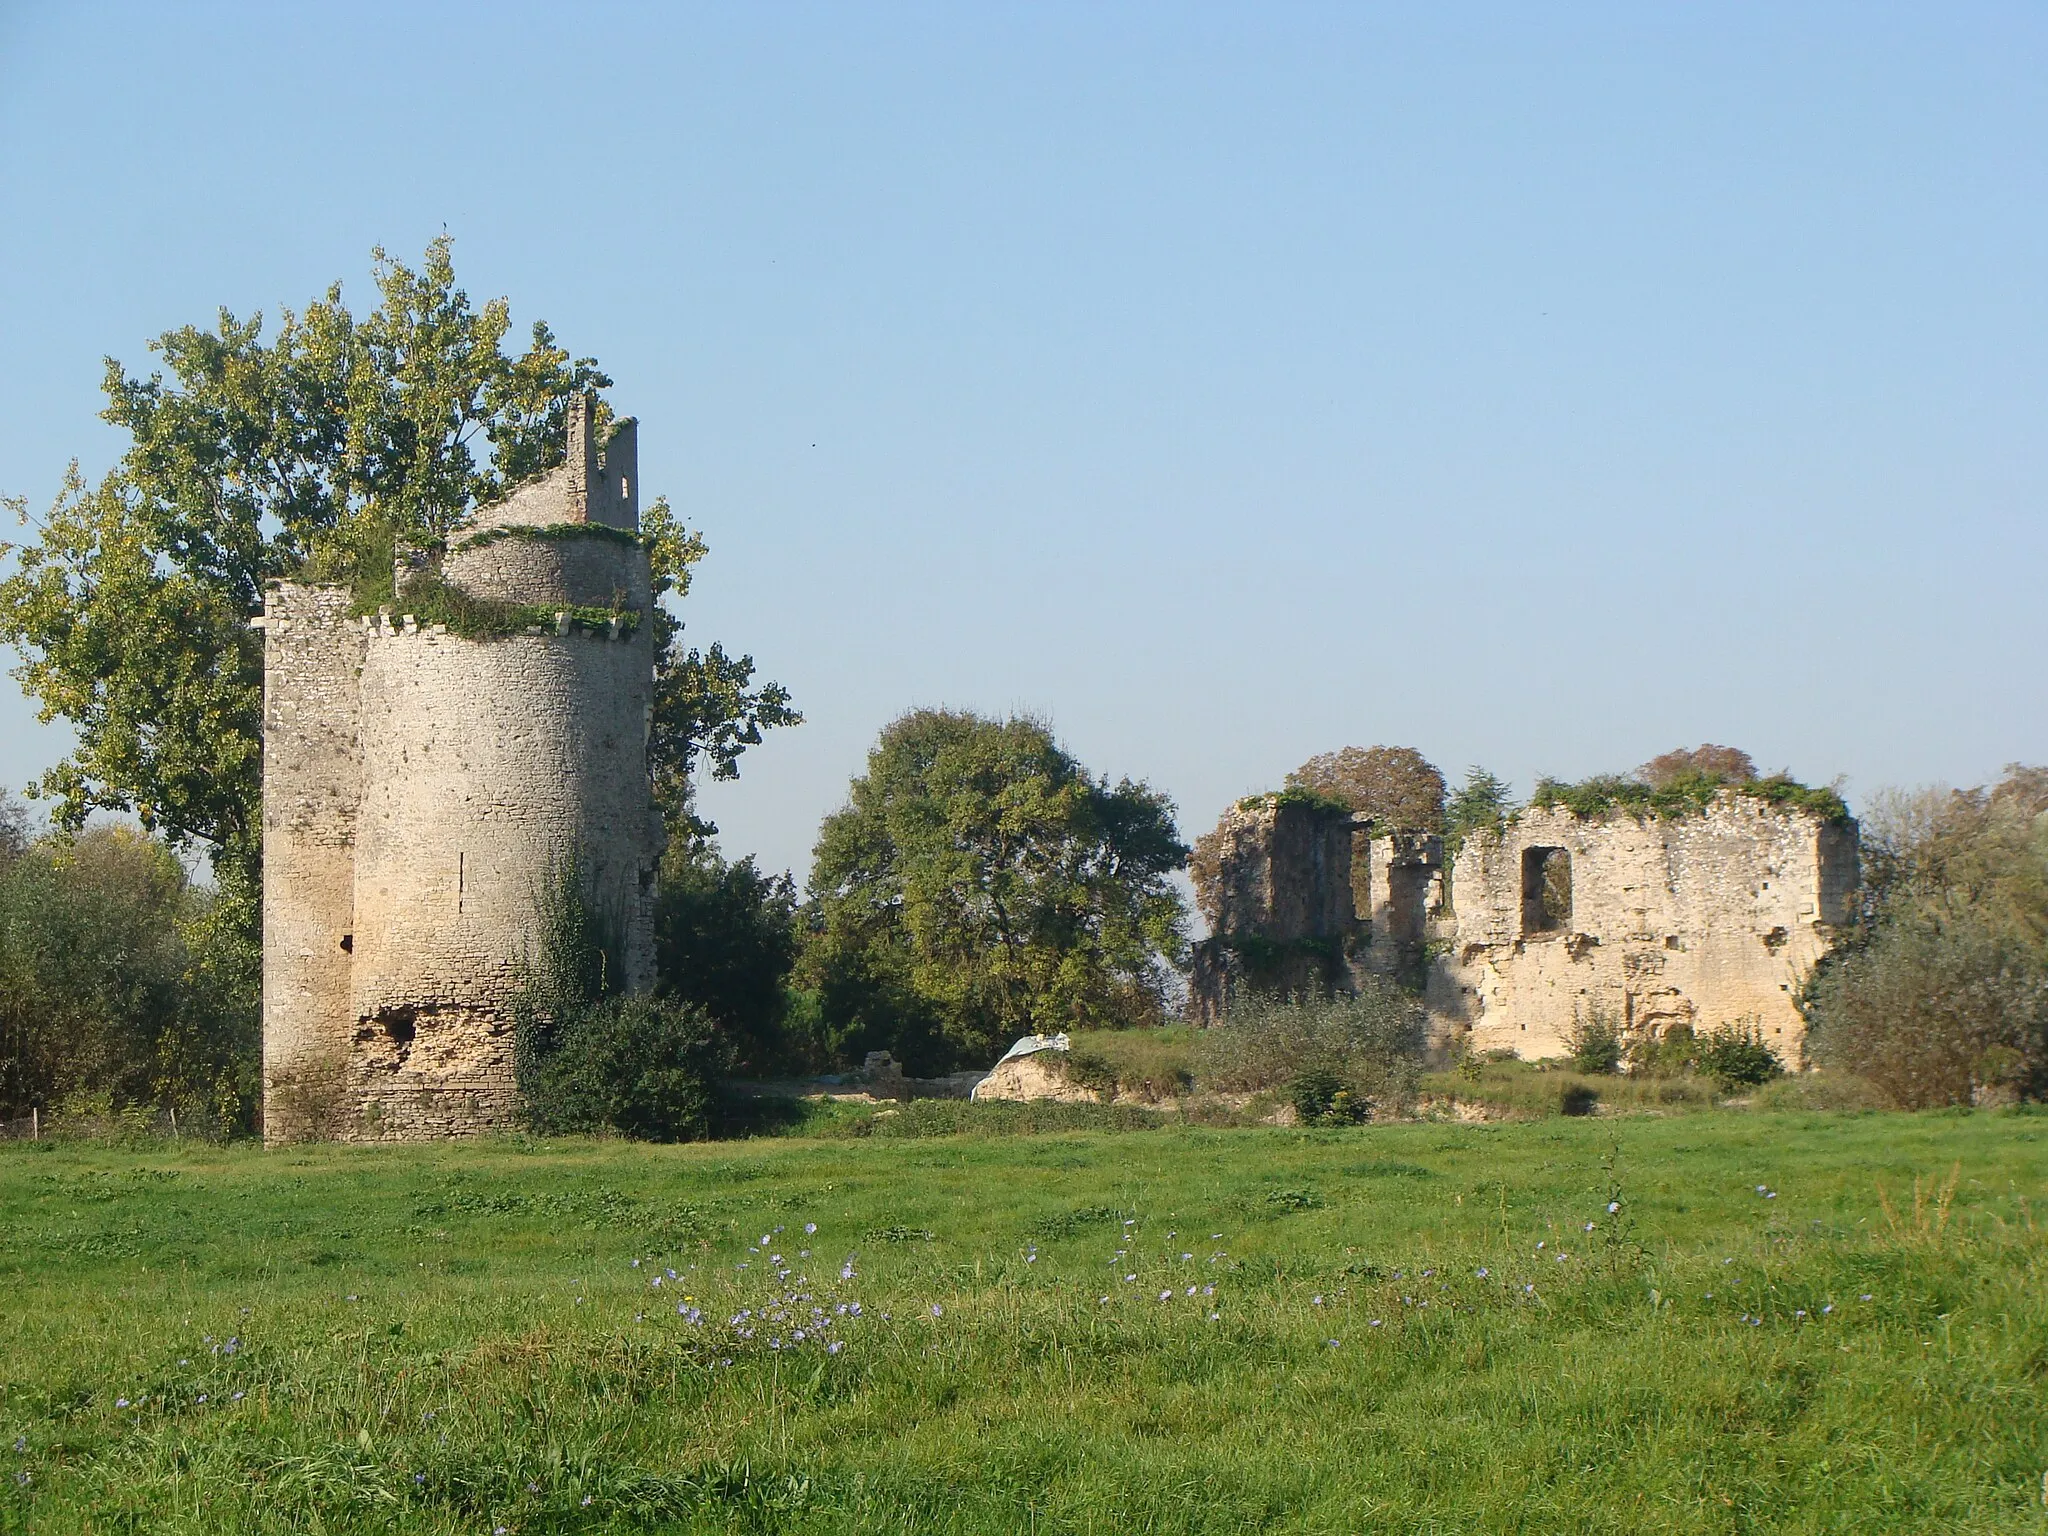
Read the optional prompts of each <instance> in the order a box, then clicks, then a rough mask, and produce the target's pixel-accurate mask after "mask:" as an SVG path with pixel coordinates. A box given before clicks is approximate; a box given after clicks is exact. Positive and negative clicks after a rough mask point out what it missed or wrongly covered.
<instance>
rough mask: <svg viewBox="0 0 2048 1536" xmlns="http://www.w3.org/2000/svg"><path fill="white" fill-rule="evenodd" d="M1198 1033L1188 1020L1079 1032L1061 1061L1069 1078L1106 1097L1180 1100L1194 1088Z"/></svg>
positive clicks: (1070, 1039)
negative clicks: (1132, 1095) (1157, 1026)
mask: <svg viewBox="0 0 2048 1536" xmlns="http://www.w3.org/2000/svg"><path fill="white" fill-rule="evenodd" d="M1199 1033H1200V1032H1199V1031H1198V1030H1196V1029H1194V1028H1192V1027H1190V1026H1188V1025H1185V1024H1169V1025H1165V1026H1163V1027H1161V1028H1157V1029H1083V1030H1076V1031H1074V1032H1073V1034H1071V1035H1070V1036H1069V1037H1068V1040H1069V1046H1068V1050H1067V1054H1066V1056H1065V1058H1064V1059H1063V1060H1062V1061H1061V1063H1060V1065H1061V1066H1062V1067H1063V1068H1064V1069H1065V1070H1066V1074H1067V1077H1068V1079H1069V1080H1070V1081H1073V1082H1077V1083H1080V1084H1082V1085H1083V1086H1085V1087H1089V1088H1093V1089H1094V1090H1095V1091H1096V1092H1098V1093H1102V1094H1105V1095H1108V1096H1112V1097H1113V1096H1114V1095H1116V1094H1118V1093H1130V1094H1136V1095H1138V1096H1139V1097H1141V1098H1144V1099H1148V1100H1166V1099H1177V1098H1179V1097H1181V1096H1182V1095H1183V1094H1186V1093H1188V1092H1189V1091H1191V1090H1192V1088H1193V1087H1194V1081H1195V1041H1196V1038H1197V1036H1198V1035H1199Z"/></svg>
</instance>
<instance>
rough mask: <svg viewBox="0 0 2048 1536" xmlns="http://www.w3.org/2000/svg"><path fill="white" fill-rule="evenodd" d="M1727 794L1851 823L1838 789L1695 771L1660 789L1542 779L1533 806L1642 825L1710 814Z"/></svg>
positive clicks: (1619, 779) (1606, 779) (1608, 779)
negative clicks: (1622, 818) (1642, 822)
mask: <svg viewBox="0 0 2048 1536" xmlns="http://www.w3.org/2000/svg"><path fill="white" fill-rule="evenodd" d="M1724 794H1730V795H1739V796H1745V797H1747V798H1749V799H1752V800H1761V801H1763V802H1764V803H1765V804H1767V805H1770V806H1772V807H1774V808H1777V809H1780V810H1795V811H1804V812H1806V813H1808V814H1809V815H1813V816H1816V817H1818V818H1820V819H1821V820H1822V821H1828V822H1836V821H1847V820H1848V819H1849V807H1848V806H1847V805H1845V804H1844V803H1843V801H1842V797H1841V796H1840V795H1839V794H1837V793H1836V792H1835V791H1834V790H1832V789H1828V788H1824V787H1823V788H1815V787H1814V786H1812V785H1809V784H1801V783H1799V782H1798V781H1797V780H1795V779H1793V778H1791V777H1789V776H1788V775H1785V774H1773V775H1772V776H1771V777H1769V778H1766V779H1738V780H1730V779H1726V778H1722V777H1719V776H1717V775H1715V774H1712V773H1705V772H1689V773H1685V774H1680V775H1676V776H1673V777H1670V778H1667V779H1665V780H1664V781H1663V782H1662V783H1659V784H1648V783H1645V782H1644V781H1643V780H1641V779H1639V778H1636V777H1633V776H1629V775H1622V774H1595V775H1594V776H1593V777H1592V778H1589V779H1581V780H1580V781H1579V782H1578V783H1576V784H1567V783H1564V782H1562V781H1560V780H1557V779H1552V778H1542V779H1538V780H1537V781H1536V792H1535V794H1533V795H1531V796H1530V797H1529V804H1530V806H1531V807H1532V808H1533V809H1536V810H1556V809H1562V810H1567V811H1570V812H1571V813H1572V815H1574V816H1576V817H1578V818H1580V819H1581V820H1583V821H1592V820H1597V819H1599V818H1601V817H1605V816H1612V815H1626V816H1633V817H1635V818H1636V819H1637V820H1639V821H1640V820H1643V819H1645V818H1648V817H1656V818H1658V819H1660V820H1671V819H1674V818H1677V817H1680V816H1697V815H1701V814H1704V813H1705V812H1706V810H1707V809H1708V808H1709V807H1710V806H1712V805H1713V804H1714V802H1715V801H1716V800H1717V799H1719V798H1720V797H1721V796H1722V795H1724Z"/></svg>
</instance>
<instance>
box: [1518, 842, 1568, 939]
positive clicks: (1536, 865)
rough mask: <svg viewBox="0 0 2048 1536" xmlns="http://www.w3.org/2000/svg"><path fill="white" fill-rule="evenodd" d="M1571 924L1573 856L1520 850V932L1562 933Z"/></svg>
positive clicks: (1551, 850)
mask: <svg viewBox="0 0 2048 1536" xmlns="http://www.w3.org/2000/svg"><path fill="white" fill-rule="evenodd" d="M1571 921H1572V856H1571V855H1570V854H1569V853H1567V852H1566V851H1565V850H1564V849H1562V848H1525V849H1523V850H1522V932H1524V933H1561V932H1563V931H1564V930H1565V929H1567V928H1569V927H1570V926H1571Z"/></svg>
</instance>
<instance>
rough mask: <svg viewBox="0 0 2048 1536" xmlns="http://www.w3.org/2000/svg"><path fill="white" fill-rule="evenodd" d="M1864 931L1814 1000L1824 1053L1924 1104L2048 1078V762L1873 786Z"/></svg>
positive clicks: (1829, 969) (1817, 1038)
mask: <svg viewBox="0 0 2048 1536" xmlns="http://www.w3.org/2000/svg"><path fill="white" fill-rule="evenodd" d="M1865 834H1866V835H1865V837H1864V851H1865V857H1864V866H1863V868H1864V885H1863V890H1862V892H1861V901H1860V903H1859V912H1858V919H1857V922H1856V924H1855V927H1854V930H1853V931H1852V933H1851V935H1850V942H1849V943H1848V944H1847V945H1846V946H1845V947H1844V948H1843V949H1841V950H1838V951H1837V952H1836V953H1835V954H1833V955H1831V956H1830V957H1829V958H1828V959H1827V960H1826V961H1824V962H1823V963H1822V965H1821V967H1820V968H1819V970H1818V971H1817V972H1816V973H1815V975H1814V978H1813V980H1812V982H1811V983H1810V984H1809V986H1808V988H1807V992H1806V996H1805V999H1804V1002H1805V1005H1806V1010H1807V1019H1808V1024H1809V1028H1810V1034H1809V1041H1810V1049H1811V1051H1812V1053H1813V1055H1814V1057H1815V1059H1817V1060H1819V1061H1821V1062H1823V1063H1826V1064H1828V1065H1830V1066H1832V1067H1834V1068H1836V1069H1838V1070H1841V1071H1846V1072H1849V1073H1853V1074H1856V1075H1859V1076H1862V1077H1865V1078H1868V1079H1869V1080H1870V1081H1871V1082H1873V1083H1875V1084H1876V1085H1877V1086H1878V1087H1879V1088H1880V1089H1881V1090H1882V1091H1883V1092H1884V1094H1885V1096H1886V1097H1887V1098H1889V1099H1890V1100H1891V1101H1892V1102H1893V1103H1894V1104H1896V1105H1898V1106H1899V1107H1900V1108H1904V1109H1921V1108H1927V1107H1931V1106H1934V1105H1938V1104H1964V1103H1970V1102H1973V1101H1975V1100H1978V1099H1981V1098H1986V1097H2002V1096H2007V1095H2011V1094H2018V1095H2020V1096H2023V1097H2035V1096H2040V1095H2042V1094H2044V1093H2048V769H2043V768H2029V767H2025V766H2022V765H2020V764H2013V765H2011V766H2010V767H2008V768H2007V769H2006V775H2005V778H2004V779H2003V780H2002V781H2001V782H2000V783H1998V784H1997V785H1995V786H1993V787H1991V788H1989V789H1973V790H1967V791H1961V792H1958V791H1951V790H1926V791H1922V792H1920V793H1917V794H1912V795H1904V794H1890V795H1879V796H1877V797H1875V799H1874V801H1873V803H1872V806H1871V808H1870V814H1869V817H1868V819H1867V826H1866V828H1865Z"/></svg>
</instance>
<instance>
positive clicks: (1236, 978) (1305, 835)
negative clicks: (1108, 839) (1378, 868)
mask: <svg viewBox="0 0 2048 1536" xmlns="http://www.w3.org/2000/svg"><path fill="white" fill-rule="evenodd" d="M1352 830H1353V829H1352V817H1351V814H1350V813H1349V812H1348V811H1344V810H1341V809H1336V808H1333V807H1330V806H1327V805H1323V804H1318V803H1315V802H1312V801H1302V800H1290V799H1288V798H1286V797H1285V796H1280V795H1266V796H1262V797H1259V798H1257V799H1253V800H1246V801H1242V802H1240V803H1239V804H1237V805H1235V806H1233V807H1232V808H1231V809H1230V810H1228V811H1226V812H1224V814H1223V819H1222V820H1221V821H1220V822H1218V823H1217V826H1216V830H1215V831H1214V832H1212V833H1210V834H1209V835H1208V836H1207V837H1205V838H1204V839H1202V842H1201V844H1200V845H1199V847H1198V849H1197V862H1198V866H1199V867H1198V870H1197V875H1198V878H1197V899H1198V900H1199V901H1200V902H1201V903H1202V914H1203V916H1204V917H1205V918H1207V919H1208V922H1209V928H1210V936H1209V937H1208V938H1206V939H1204V940H1203V941H1202V942H1201V943H1199V944H1197V945H1196V946H1195V949H1194V957H1193V970H1192V973H1191V976H1190V1002H1189V1006H1190V1013H1191V1016H1192V1017H1193V1018H1194V1020H1195V1022H1196V1023H1198V1024H1210V1023H1213V1022H1215V1021H1216V1020H1217V1019H1218V1018H1220V1017H1222V1015H1223V1014H1224V1013H1225V1012H1226V1011H1227V1010H1228V1008H1229V1004H1230V999H1231V997H1232V996H1233V995H1234V994H1235V993H1236V992H1237V991H1239V990H1240V989H1241V988H1245V987H1253V988H1256V989H1258V990H1260V991H1267V992H1279V993H1312V992H1318V991H1323V992H1326V991H1329V990H1330V989H1332V988H1333V987H1337V986H1341V985H1342V984H1343V981H1344V978H1345V975H1346V971H1345V966H1346V963H1347V962H1346V958H1345V957H1346V951H1347V948H1348V946H1349V944H1350V942H1351V940H1352V937H1353V932H1354V929H1355V927H1356V918H1355V915H1354V909H1353V905H1352V881H1351V857H1352V854H1351V847H1352Z"/></svg>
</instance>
